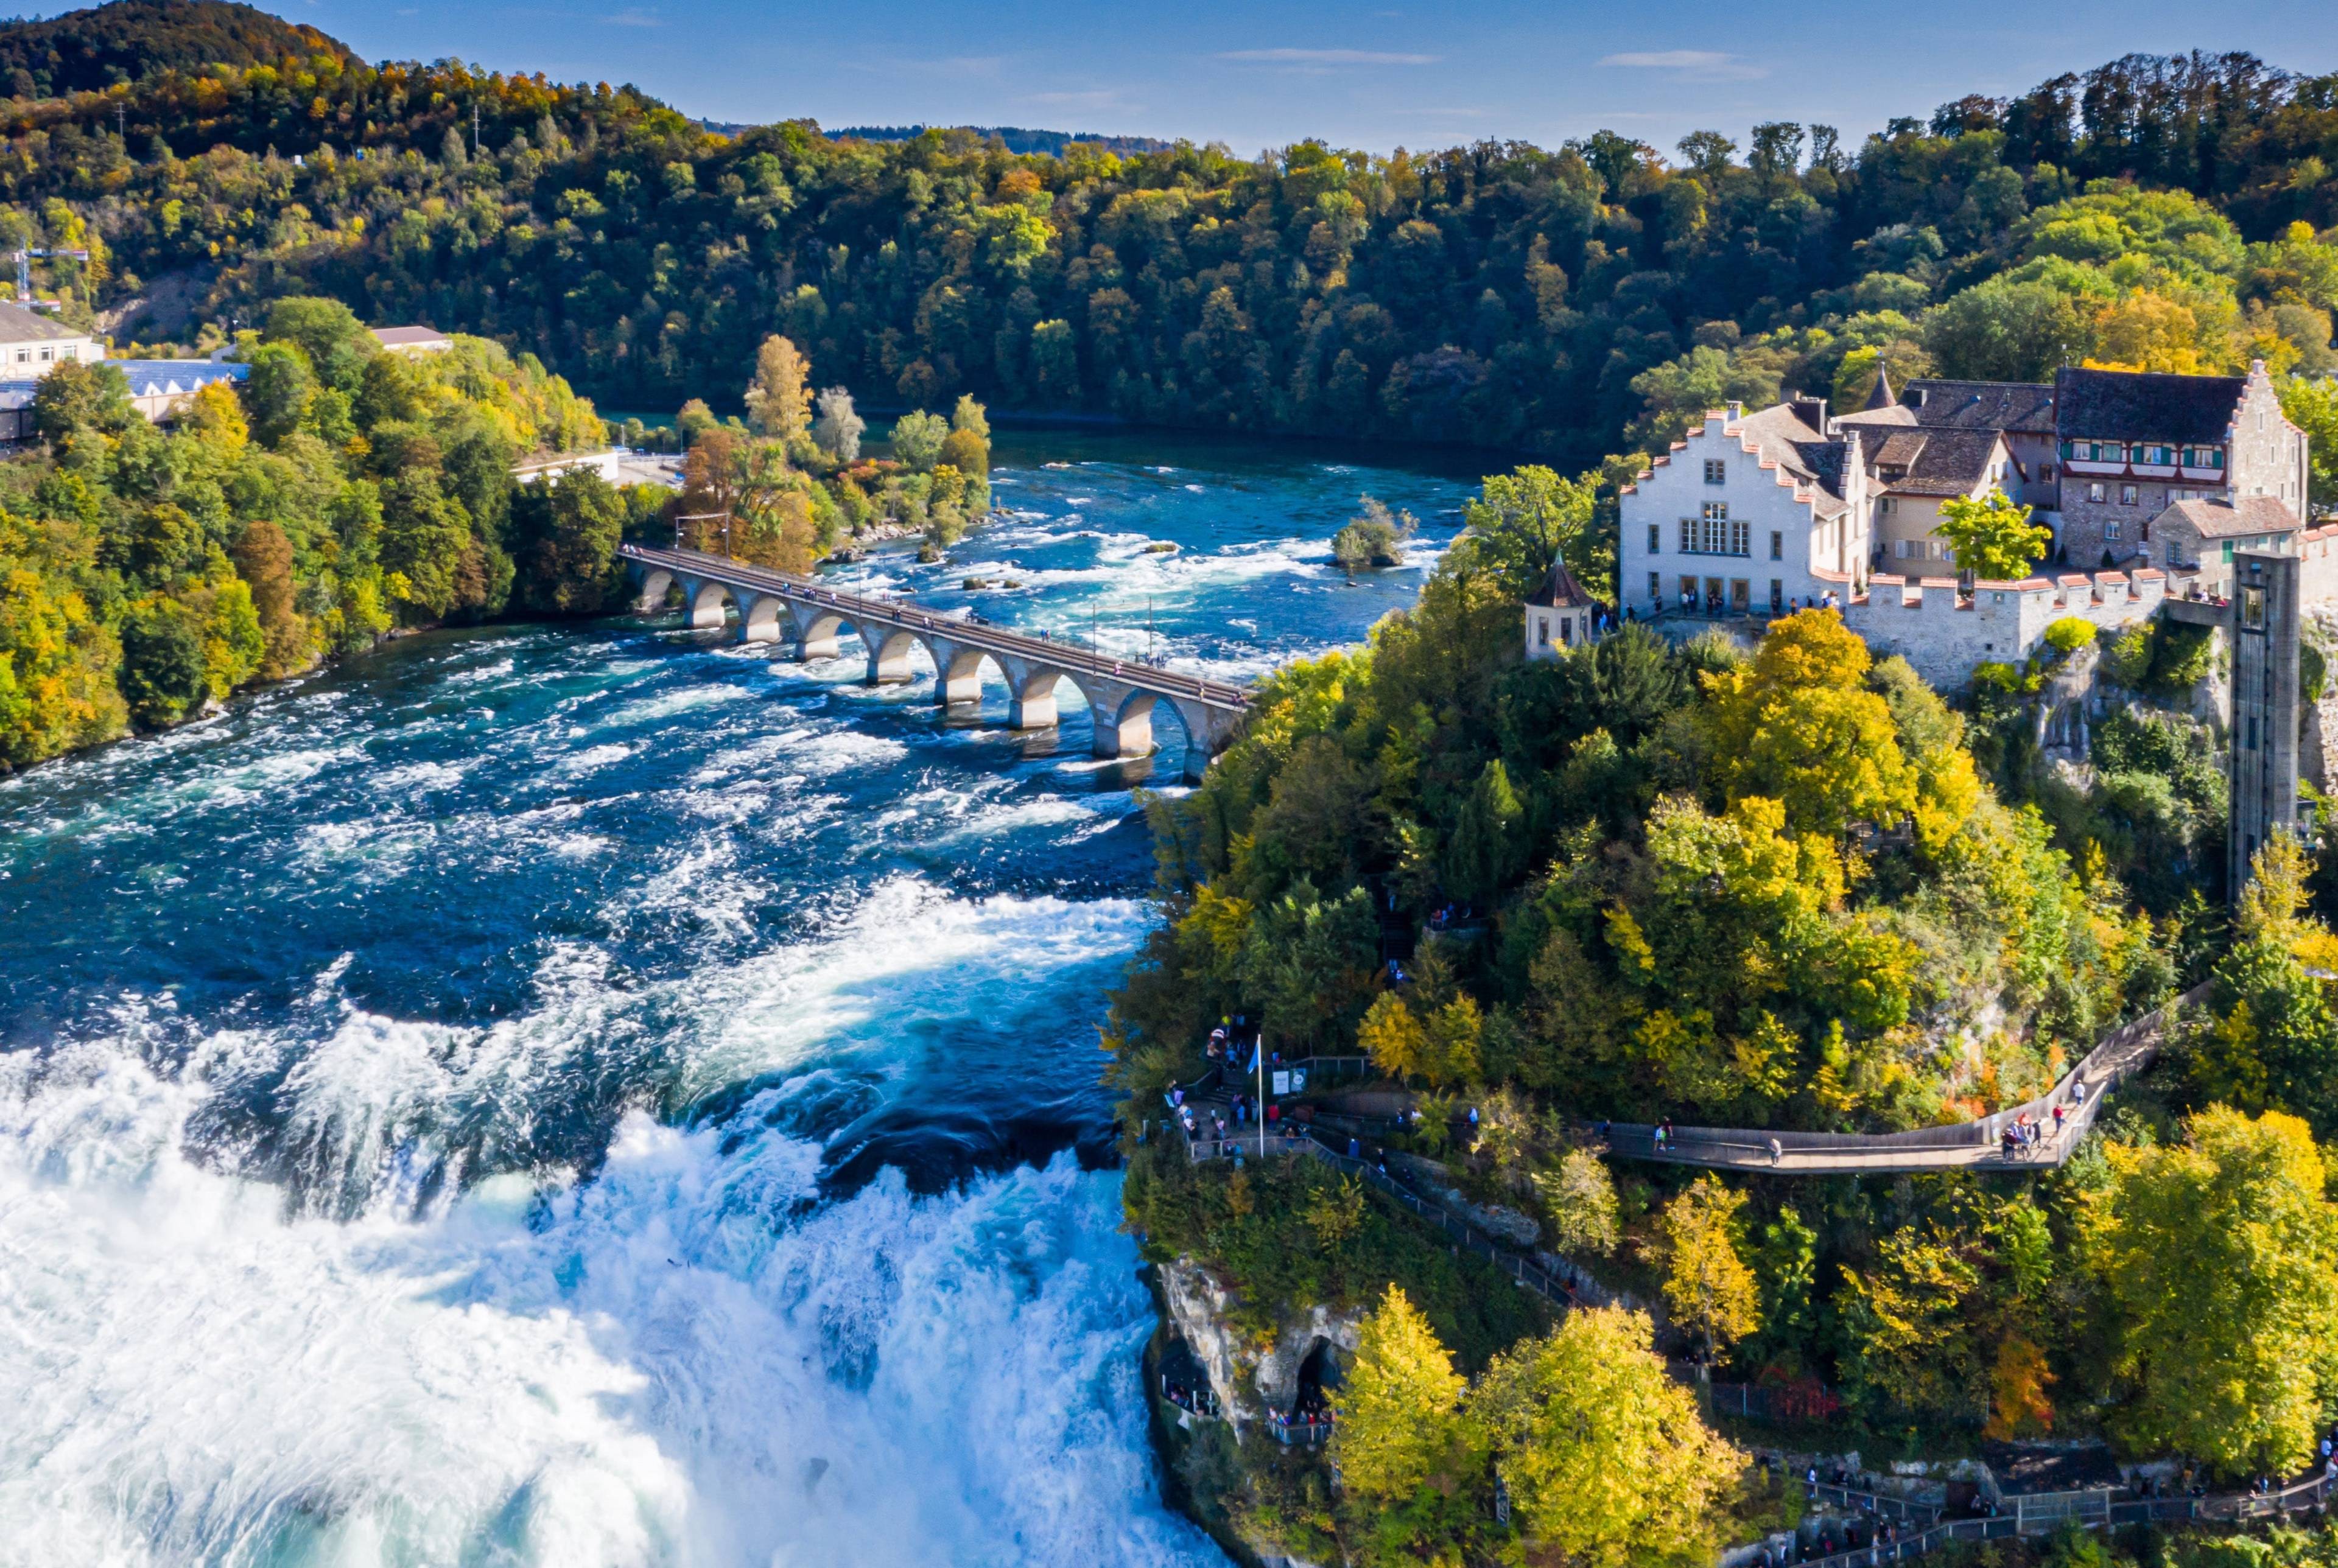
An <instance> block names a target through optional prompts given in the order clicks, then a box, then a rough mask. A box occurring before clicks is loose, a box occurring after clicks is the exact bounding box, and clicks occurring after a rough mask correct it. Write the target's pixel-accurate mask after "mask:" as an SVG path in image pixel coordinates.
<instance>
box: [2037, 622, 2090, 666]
mask: <svg viewBox="0 0 2338 1568" xmlns="http://www.w3.org/2000/svg"><path fill="white" fill-rule="evenodd" d="M2094 640H2095V623H2094V622H2091V621H2081V620H2080V619H2078V617H2077V616H2076V615H2065V616H2063V617H2062V618H2061V619H2060V620H2059V621H2057V622H2054V623H2053V624H2052V625H2050V626H2048V627H2047V628H2046V645H2047V646H2048V648H2051V649H2052V650H2054V652H2057V653H2058V654H2060V655H2061V656H2062V657H2063V658H2065V659H2068V657H2069V656H2070V655H2071V654H2073V653H2076V652H2078V650H2079V649H2081V648H2084V647H2085V646H2086V645H2087V643H2089V642H2093V641H2094Z"/></svg>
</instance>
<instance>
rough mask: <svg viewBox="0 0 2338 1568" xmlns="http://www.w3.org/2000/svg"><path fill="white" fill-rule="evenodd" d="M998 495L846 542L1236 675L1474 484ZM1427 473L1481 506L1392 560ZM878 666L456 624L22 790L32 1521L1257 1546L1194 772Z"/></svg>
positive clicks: (1449, 478)
mask: <svg viewBox="0 0 2338 1568" xmlns="http://www.w3.org/2000/svg"><path fill="white" fill-rule="evenodd" d="M1048 461H1055V462H1063V463H1068V464H1070V465H1071V466H1067V467H1052V466H1045V464H1046V462H1048ZM1366 489H1369V490H1370V491H1372V492H1373V493H1374V494H1376V495H1380V497H1381V498H1382V499H1384V500H1386V501H1388V502H1390V504H1391V505H1400V506H1407V507H1410V508H1411V509H1412V510H1413V511H1414V512H1416V513H1417V514H1418V515H1419V516H1420V519H1421V521H1422V523H1423V524H1424V528H1423V536H1422V541H1421V543H1420V545H1419V547H1418V548H1417V550H1416V560H1417V564H1416V565H1415V566H1414V567H1413V568H1412V569H1410V570H1407V571H1405V572H1401V573H1387V574H1383V575H1380V576H1378V577H1375V578H1374V579H1372V580H1371V581H1370V582H1369V583H1362V584H1357V585H1351V584H1349V583H1345V582H1344V581H1343V579H1342V576H1341V573H1339V571H1338V570H1337V569H1336V568H1335V567H1334V566H1333V565H1332V564H1331V561H1330V554H1329V549H1328V544H1327V541H1328V539H1329V537H1330V535H1331V532H1332V531H1333V530H1334V529H1336V528H1337V526H1338V525H1339V524H1340V523H1341V521H1342V520H1343V518H1344V517H1345V516H1346V515H1349V514H1350V512H1351V511H1352V509H1353V505H1354V501H1355V496H1356V495H1357V493H1358V492H1359V491H1361V490H1366ZM1464 493H1465V490H1464V485H1463V484H1462V483H1461V479H1460V475H1459V474H1448V475H1439V474H1437V473H1434V472H1429V471H1422V470H1418V469H1404V470H1400V469H1395V468H1389V467H1375V466H1369V465H1368V464H1364V463H1361V462H1343V461H1341V460H1339V455H1337V454H1326V453H1323V452H1320V451H1309V450H1305V449H1296V450H1294V449H1292V448H1290V447H1270V446H1252V445H1245V444H1238V443H1230V442H1208V441H1199V440H1195V439H1194V438H1190V437H1174V436H1171V437H1154V436H1135V435H1110V436H1096V435H1065V434H1060V433H1051V434H1045V435H1017V434H1014V433H1007V435H1005V436H1003V437H1002V439H1001V440H1000V442H999V452H998V468H997V495H998V499H999V501H1000V502H1001V504H1002V505H1006V506H1007V507H1008V508H1010V509H1011V510H1012V514H1013V515H1012V516H1011V517H1009V518H1007V519H1006V520H1003V521H1000V522H996V523H993V524H988V525H987V526H986V527H984V528H982V529H980V530H979V531H977V533H975V534H972V535H970V536H969V537H968V539H967V540H966V541H964V542H963V543H962V544H960V545H959V546H958V549H957V550H956V551H955V552H954V553H953V561H952V562H951V563H949V564H944V565H939V566H926V567H921V566H919V565H917V564H915V563H914V562H913V561H910V560H909V559H908V558H907V557H906V556H900V555H891V554H888V555H880V556H879V558H878V559H876V560H874V561H872V562H870V563H869V564H865V565H861V566H855V567H849V568H840V569H837V570H838V571H839V573H840V576H842V577H843V578H844V579H845V580H847V581H848V582H850V583H852V584H853V585H855V586H882V587H887V588H892V589H898V590H900V591H905V592H909V593H917V594H919V595H921V596H924V597H928V598H930V599H933V600H935V601H938V602H939V603H961V602H967V601H968V600H969V599H971V600H972V602H974V603H978V604H979V605H980V607H981V609H982V611H983V613H985V614H987V615H989V616H990V617H992V618H993V619H996V620H999V621H1003V622H1010V623H1013V624H1017V625H1019V626H1022V627H1025V628H1039V627H1045V628H1046V629H1048V630H1049V631H1050V632H1053V633H1055V634H1057V635H1062V636H1066V637H1076V638H1079V639H1082V640H1086V639H1087V638H1089V637H1091V636H1093V637H1094V638H1095V640H1096V641H1097V642H1098V643H1099V644H1100V645H1102V646H1105V647H1106V648H1108V649H1115V650H1119V651H1124V652H1132V653H1134V652H1146V651H1148V650H1152V651H1157V652H1160V653H1162V654H1164V655H1165V656H1166V657H1167V658H1168V659H1169V660H1170V661H1171V662H1173V663H1174V664H1175V665H1176V666H1177V667H1180V668H1184V669H1189V670H1193V671H1201V672H1207V673H1211V674H1215V675H1220V676H1230V677H1235V678H1246V677H1249V676H1252V675H1254V674H1256V673H1258V672H1260V671H1264V670H1266V669H1269V668H1271V667H1272V665H1273V664H1274V663H1276V662H1280V661H1282V660H1283V659H1286V658H1289V657H1291V656H1292V655H1293V654H1298V653H1304V652H1312V651H1317V650H1321V649H1322V648H1325V647H1328V646H1331V645H1333V644H1336V643H1340V642H1351V641H1354V640H1355V639H1357V638H1359V637H1360V636H1361V634H1362V632H1363V631H1364V629H1365V628H1366V627H1367V626H1369V624H1370V622H1372V621H1373V620H1375V619H1377V618H1378V616H1379V615H1380V614H1381V613H1385V612H1386V611H1387V610H1388V609H1389V608H1390V607H1392V606H1394V605H1396V604H1399V603H1403V602H1404V601H1405V600H1406V599H1408V598H1409V597H1410V593H1412V592H1413V591H1414V589H1415V588H1416V587H1417V585H1418V583H1419V570H1420V567H1421V566H1422V565H1425V564H1427V563H1428V562H1429V561H1430V560H1433V558H1434V555H1435V553H1436V552H1437V551H1438V550H1439V549H1440V548H1441V547H1442V546H1443V544H1446V543H1447V542H1449V540H1450V538H1451V535H1452V533H1453V531H1454V529H1455V528H1456V526H1458V523H1459V514H1458V507H1459V502H1460V498H1461V496H1462V495H1463V494H1464ZM1154 541H1166V542H1169V543H1174V544H1177V545H1179V546H1180V548H1179V551H1178V552H1177V553H1176V554H1168V555H1164V554H1151V553H1147V552H1146V551H1145V550H1144V546H1145V545H1146V544H1148V543H1152V542H1154ZM968 576H981V577H990V578H1005V577H1014V578H1017V579H1018V580H1019V581H1020V582H1021V583H1022V584H1023V586H1022V587H1021V588H1020V589H1017V590H1013V591H996V592H986V593H977V594H972V595H969V594H968V593H965V592H964V591H963V590H962V589H960V588H959V587H958V583H960V581H961V580H962V579H964V578H966V577H968ZM859 674H860V656H859V653H858V651H857V649H855V648H853V647H851V646H850V645H848V647H847V649H846V656H845V657H844V658H842V659H840V660H836V661H832V662H825V663H821V664H816V665H813V666H810V667H799V666H795V665H791V664H789V663H786V662H776V661H775V660H774V658H773V655H772V652H771V650H769V649H761V648H757V649H742V648H739V647H737V646H735V645H732V644H729V643H727V642H723V641H722V640H721V639H719V638H715V637H713V636H712V635H699V636H693V635H692V634H690V633H687V632H681V631H678V630H674V629H673V628H672V627H671V625H670V624H667V623H659V622H634V621H624V620H613V621H607V622H596V623H591V624H585V625H575V626H557V627H550V626H535V625H525V626H500V627H491V628H484V629H477V630H471V631H460V632H437V633H431V634H428V635H425V636H421V637H416V638H411V639H408V640H405V641H402V642H398V643H394V644H392V645H389V646H388V647H386V648H384V649H381V650H379V651H378V652H375V653H373V654H370V655H368V656H366V657H363V658H360V659H358V660H354V661H351V662H348V663H346V664H344V665H343V666H341V667H339V668H338V669H336V670H334V671H329V672H328V673H325V674H322V675H319V676H315V677H312V678H309V679H307V680H304V681H296V682H293V683H290V684H289V685H286V686H284V687H281V688H278V689H275V690H272V691H266V692H262V693H260V694H258V695H256V696H253V697H251V698H248V699H245V700H241V701H237V702H236V703H234V704H233V705H231V708H230V709H229V711H227V712H225V713H224V714H222V715H220V716H217V717H214V718H211V719H209V720H203V721H201V722H199V723H197V724H194V725H191V726H189V727H187V728H185V729H183V730H178V731H175V732H173V733H172V734H169V735H167V736H163V737H161V738H157V739H152V740H138V741H133V742H127V743H123V744H121V745H117V746H114V747H112V748H108V749H106V750H101V751H98V752H94V753H92V754H89V755H85V756H83V757H78V758H74V759H69V760H63V761H60V762H57V763H54V764H51V765H49V766H46V767H44V768H40V769H34V770H32V771H30V772H28V773H26V774H25V775H22V776H19V777H17V778H15V779H8V780H5V781H0V1386H5V1387H6V1388H8V1389H9V1390H10V1395H11V1397H10V1398H9V1400H8V1402H7V1404H6V1406H5V1409H0V1563H7V1564H16V1563H23V1564H34V1563H41V1564H48V1563H64V1562H74V1563H220V1564H239V1565H243V1564H249V1565H253V1568H259V1565H263V1564H264V1565H268V1568H280V1565H281V1568H290V1565H293V1564H312V1563H313V1564H351V1565H356V1564H377V1563H378V1564H408V1563H411V1564H426V1563H428V1564H436V1563H465V1564H472V1563H476V1564H506V1563H508V1564H523V1563H525V1564H545V1565H558V1568H567V1565H571V1564H576V1565H589V1564H601V1563H607V1564H634V1563H641V1564H648V1563H676V1564H709V1565H712V1564H732V1563H790V1564H793V1563H805V1564H812V1563H818V1564H830V1563H875V1564H893V1563H899V1564H911V1563H921V1564H922V1563H932V1564H940V1563H999V1564H1008V1563H1042V1564H1045V1563H1063V1564H1075V1563H1076V1564H1095V1563H1181V1562H1192V1563H1214V1562H1219V1561H1222V1559H1221V1558H1219V1556H1218V1554H1217V1553H1216V1551H1215V1549H1214V1548H1213V1547H1212V1546H1211V1545H1210V1544H1209V1543H1208V1542H1207V1541H1206V1540H1205V1539H1204V1538H1203V1537H1202V1536H1201V1535H1200V1534H1198V1533H1197V1532H1195V1531H1194V1530H1193V1529H1192V1528H1191V1527H1190V1526H1188V1525H1187V1524H1184V1522H1183V1521H1181V1520H1179V1519H1177V1518H1175V1517H1174V1516H1173V1515H1171V1514H1168V1513H1167V1512H1166V1511H1165V1510H1164V1507H1163V1505H1162V1504H1161V1501H1160V1495H1159V1489H1158V1486H1157V1485H1156V1481H1155V1477H1154V1474H1153V1460H1152V1456H1151V1454H1150V1451H1149V1449H1148V1447H1147V1445H1146V1442H1145V1436H1144V1419H1145V1417H1144V1400H1143V1397H1142V1393H1141V1390H1140V1389H1139V1387H1138V1386H1137V1375H1136V1362H1135V1351H1136V1349H1137V1348H1138V1347H1139V1346H1140V1345H1141V1344H1142V1343H1143V1341H1144V1337H1145V1336H1146V1335H1147V1334H1148V1333H1149V1332H1150V1329H1151V1308H1150V1306H1149V1303H1148V1302H1147V1299H1146V1298H1145V1294H1144V1288H1143V1285H1142V1282H1141V1280H1140V1279H1139V1278H1138V1277H1137V1274H1136V1271H1135V1262H1136V1259H1135V1250H1134V1247H1133V1244H1132V1242H1131V1241H1130V1240H1129V1239H1128V1238H1127V1237H1125V1236H1124V1235H1122V1234H1120V1233H1119V1230H1118V1229H1117V1226H1118V1220H1119V1203H1118V1183H1117V1178H1116V1177H1115V1175H1114V1174H1113V1173H1112V1172H1111V1171H1110V1170H1109V1169H1108V1168H1106V1154H1107V1152H1108V1149H1109V1144H1110V1137H1111V1132H1110V1127H1109V1124H1108V1122H1109V1115H1110V1111H1109V1103H1108V1100H1107V1098H1106V1096H1105V1092H1104V1091H1103V1090H1102V1089H1101V1088H1100V1087H1099V1086H1098V1084H1097V1082H1096V1074H1097V1069H1098V1065H1099V1062H1100V1058H1099V1055H1098V1053H1097V1049H1096V1027H1097V1024H1098V1023H1099V1021H1100V1020H1101V1017H1102V1014H1103V998H1104V994H1105V991H1106V990H1107V989H1108V988H1109V987H1110V986H1111V985H1112V984H1113V983H1114V981H1115V977H1116V975H1117V974H1118V972H1119V969H1120V967H1121V965H1123V964H1124V963H1125V960H1126V958H1127V956H1128V955H1129V954H1130V953H1131V952H1132V951H1133V950H1134V949H1135V946H1137V945H1138V944H1139V943H1140V942H1141V941H1142V940H1143V937H1144V931H1145V929H1146V925H1147V922H1148V920H1149V919H1150V918H1151V915H1150V911H1149V908H1148V907H1147V905H1146V904H1145V902H1144V892H1145V889H1146V887H1147V882H1148V878H1149V875H1150V869H1151V853H1150V848H1149V846H1148V844H1147V842H1146V838H1145V834H1144V825H1143V821H1142V818H1141V816H1139V815H1138V814H1137V813H1136V809H1135V802H1134V799H1133V796H1132V790H1133V789H1135V788H1136V787H1138V786H1140V785H1146V784H1148V783H1149V784H1151V785H1156V786H1158V785H1169V786H1172V787H1174V779H1175V772H1176V769H1175V767H1174V760H1172V761H1170V762H1169V763H1168V765H1166V766H1164V767H1162V768H1160V769H1159V771H1158V773H1157V774H1155V773H1153V771H1152V769H1150V768H1149V767H1148V765H1147V764H1146V763H1145V762H1143V761H1138V762H1133V763H1100V762H1097V761H1096V760H1093V759H1091V758H1090V757H1088V756H1087V755H1086V753H1087V750H1088V748H1087V731H1086V719H1085V715H1084V714H1083V713H1082V712H1081V711H1079V710H1078V708H1077V704H1076V699H1075V698H1074V696H1073V692H1072V689H1071V688H1070V687H1068V686H1066V688H1065V689H1064V697H1065V701H1066V710H1067V711H1066V718H1065V722H1064V724H1063V726H1062V729H1061V730H1060V733H1058V734H1056V735H1055V736H1053V737H1048V738H1043V739H1037V740H1034V739H1032V738H1027V737H1017V736H1014V735H1012V734H1010V733H1008V732H1007V731H1005V730H1001V729H999V728H997V726H998V725H999V724H1000V722H1001V720H1002V717H1003V713H1004V707H1005V701H1004V698H1005V694H1004V692H1003V691H997V690H995V689H994V690H992V691H989V692H987V694H986V702H985V704H984V711H983V714H982V716H981V717H980V718H979V719H977V718H973V717H971V716H966V715H960V716H958V717H956V718H952V719H948V720H946V719H945V718H944V717H943V716H941V715H940V714H938V712H937V711H935V710H934V708H933V707H932V705H931V702H930V683H929V679H928V681H921V682H919V683H916V684H913V685H911V686H909V687H908V688H889V689H885V690H881V691H880V690H871V689H869V688H865V687H863V686H861V685H860V684H859V683H858V680H857V678H858V676H859ZM1160 735H1161V738H1162V739H1163V740H1164V743H1166V744H1168V745H1172V746H1174V745H1175V744H1177V742H1178V737H1177V734H1176V730H1175V727H1174V720H1171V719H1167V718H1166V717H1165V710H1164V719H1163V720H1161V721H1160ZM1148 775H1150V777H1148Z"/></svg>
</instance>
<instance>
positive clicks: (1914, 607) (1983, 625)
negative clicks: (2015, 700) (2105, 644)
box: [1842, 566, 2167, 690]
mask: <svg viewBox="0 0 2338 1568" xmlns="http://www.w3.org/2000/svg"><path fill="white" fill-rule="evenodd" d="M2166 597H2167V575H2166V573H2164V572H2160V571H2158V570H2156V568H2153V567H2148V566H2146V567H2143V568H2140V569H2138V570H2137V571H2135V572H2132V573H2129V572H2097V573H2094V574H2093V575H2092V576H2085V575H2080V574H2078V573H2070V574H2068V575H2066V576H2063V577H2059V578H2056V579H2052V580H2048V579H2047V578H2044V577H2029V578H2024V579H2023V580H2022V581H2020V582H2019V583H1990V582H1980V583H1975V584H1974V585H1973V591H1972V592H1971V593H1960V591H1959V590H1958V587H1957V583H1956V579H1954V578H1953V577H1921V578H1917V579H1914V580H1913V581H1911V580H1910V579H1908V578H1906V577H1901V576H1894V575H1892V574H1891V573H1878V574H1877V575H1876V576H1874V577H1873V578H1872V579H1871V580H1870V581H1869V583H1868V589H1867V593H1865V594H1863V595H1862V596H1860V597H1857V598H1854V599H1852V600H1850V601H1849V602H1848V603H1845V604H1844V606H1843V612H1842V618H1843V623H1844V624H1845V625H1847V626H1849V627H1850V628H1851V629H1852V631H1853V632H1857V633H1859V635H1860V636H1861V638H1862V639H1863V640H1864V641H1865V642H1866V643H1867V645H1868V647H1870V648H1871V649H1872V650H1874V652H1875V656H1876V657H1877V658H1879V659H1881V658H1884V657H1887V656H1888V655H1891V654H1894V653H1896V654H1898V655H1900V656H1901V658H1903V659H1905V660H1907V661H1908V662H1909V663H1910V664H1912V665H1913V666H1915V669H1916V672H1917V673H1918V674H1920V675H1921V676H1923V678H1924V679H1925V680H1927V681H1930V682H1931V683H1932V684H1933V685H1935V686H1938V687H1940V688H1942V689H1944V690H1954V689H1955V688H1957V687H1960V686H1962V685H1963V684H1964V683H1965V682H1966V681H1968V680H1970V678H1971V676H1972V671H1973V667H1974V666H1975V665H1977V664H1980V663H1983V662H1989V661H1994V662H1999V663H2003V664H2019V663H2020V662H2022V661H2023V660H2025V659H2027V658H2028V657H2029V655H2030V654H2031V653H2032V652H2036V650H2037V648H2038V644H2039V643H2040V642H2043V641H2044V640H2045V637H2046V628H2047V627H2048V626H2049V625H2051V624H2053V623H2054V622H2057V621H2060V620H2063V619H2066V618H2068V617H2076V618H2077V619H2078V620H2081V621H2085V622H2089V623H2090V624H2092V625H2093V626H2094V627H2095V628H2096V629H2097V632H2098V633H2100V632H2112V631H2116V630H2117V629H2119V628H2122V627H2127V626H2131V625H2134V624H2135V623H2136V622H2139V621H2144V620H2147V619H2149V618H2150V617H2151V615H2152V614H2153V613H2155V612H2156V611H2157V610H2158V608H2159V606H2160V604H2161V603H2162V602H2164V601H2165V600H2166Z"/></svg>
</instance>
